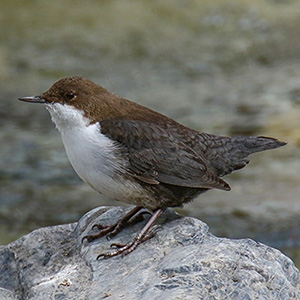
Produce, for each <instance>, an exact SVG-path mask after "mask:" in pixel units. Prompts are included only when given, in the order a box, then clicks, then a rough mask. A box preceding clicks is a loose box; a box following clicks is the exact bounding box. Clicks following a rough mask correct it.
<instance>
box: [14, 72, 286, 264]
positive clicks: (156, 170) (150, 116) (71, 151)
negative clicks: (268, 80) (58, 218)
mask: <svg viewBox="0 0 300 300" xmlns="http://www.w3.org/2000/svg"><path fill="white" fill-rule="evenodd" d="M19 100H22V101H26V102H31V103H44V104H45V105H46V108H47V109H48V111H49V112H50V114H51V117H52V121H53V122H54V123H55V124H56V127H57V129H58V130H59V132H60V133H61V136H62V139H63V143H64V146H65V149H66V152H67V155H68V158H69V160H70V162H71V164H72V166H73V168H74V169H75V171H76V173H77V174H78V175H79V177H80V178H81V179H82V180H83V181H85V182H86V183H87V184H89V185H90V186H91V187H92V188H93V189H95V190H96V191H98V192H100V193H102V194H104V195H106V196H108V197H110V198H113V199H115V200H118V201H122V202H126V203H131V204H134V205H136V207H135V208H134V209H133V210H131V211H130V212H129V213H128V214H126V215H125V216H124V217H123V218H121V219H120V220H119V221H118V222H117V223H116V224H113V225H111V226H103V225H96V227H97V228H98V229H99V232H98V233H97V234H94V235H88V236H86V237H84V238H85V239H87V240H88V241H92V240H94V239H96V238H98V237H101V236H103V235H106V234H109V236H114V235H115V234H117V233H118V232H119V231H121V229H122V228H123V227H124V226H126V225H127V224H129V223H130V222H132V220H133V219H134V218H135V215H136V214H138V212H140V210H141V209H142V208H147V209H148V210H150V211H152V212H153V215H152V217H151V218H150V220H149V221H148V223H147V224H146V225H145V227H144V228H143V229H142V231H141V232H140V234H139V235H137V236H136V237H135V239H134V240H133V241H132V242H130V243H128V244H126V245H119V244H114V246H116V247H117V249H116V250H114V251H111V252H109V253H105V254H100V255H99V256H98V258H99V257H104V258H108V257H111V256H115V255H119V254H123V255H126V254H128V253H130V252H132V251H133V250H134V249H135V248H136V247H137V246H138V245H139V244H140V243H142V242H144V241H146V240H147V239H149V238H151V237H153V236H154V234H155V229H154V228H155V227H152V225H153V224H154V222H155V220H156V219H157V218H158V217H159V216H160V215H161V213H162V212H163V211H164V210H165V209H166V208H167V207H178V206H182V205H183V204H184V203H187V202H189V201H191V200H192V199H194V198H195V197H196V196H198V195H199V194H201V193H203V192H205V191H207V190H209V189H212V188H215V189H221V190H225V191H229V190H230V187H229V185H228V184H227V183H226V182H225V181H224V180H222V179H221V177H222V176H224V175H227V174H229V173H231V172H232V171H235V170H238V169H241V168H243V167H244V166H246V165H247V163H248V162H249V160H248V158H247V156H248V155H249V154H251V153H254V152H259V151H263V150H269V149H274V148H278V147H280V146H283V145H285V144H286V143H284V142H280V141H278V140H277V139H274V138H270V137H262V136H259V137H253V136H250V137H241V136H238V137H225V136H215V135H211V134H207V133H200V132H198V131H196V130H193V129H190V128H188V127H185V126H184V125H181V124H179V123H177V122H176V121H174V120H172V119H170V118H168V117H166V116H164V115H162V114H160V113H158V112H155V111H153V110H151V109H149V108H147V107H144V106H142V105H139V104H136V103H134V102H131V101H129V100H126V99H122V98H120V97H118V96H117V95H114V94H112V93H110V92H109V91H107V90H106V89H105V88H103V87H101V86H100V85H97V84H95V83H94V82H92V81H90V80H88V79H85V78H83V77H77V76H75V77H70V78H63V79H61V80H59V81H58V82H56V83H55V84H54V85H53V86H52V87H51V88H50V89H49V90H48V91H47V92H45V93H43V94H42V95H40V96H33V97H23V98H19ZM140 213H141V212H140Z"/></svg>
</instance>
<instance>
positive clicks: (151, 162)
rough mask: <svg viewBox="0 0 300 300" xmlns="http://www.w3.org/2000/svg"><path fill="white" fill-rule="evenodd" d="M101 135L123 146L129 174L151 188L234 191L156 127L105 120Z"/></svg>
mask: <svg viewBox="0 0 300 300" xmlns="http://www.w3.org/2000/svg"><path fill="white" fill-rule="evenodd" d="M100 125H101V132H102V133H103V134H105V135H107V136H109V137H110V138H111V139H113V140H115V141H116V142H118V143H120V145H122V146H123V147H122V148H123V150H124V151H126V153H127V155H128V160H129V166H128V168H129V170H130V171H131V172H132V173H133V174H134V176H135V177H136V178H138V179H139V180H141V181H143V182H145V183H149V184H159V183H160V182H161V183H167V184H172V185H177V186H183V187H193V188H217V189H223V190H230V187H229V185H228V184H227V183H226V182H225V181H223V180H222V179H221V178H219V177H218V176H217V175H215V174H214V173H213V172H212V171H210V170H209V169H208V168H207V166H206V164H205V162H204V160H203V159H202V158H201V156H200V155H199V154H197V153H196V152H195V151H194V150H193V149H192V148H190V147H189V146H187V145H186V144H184V143H182V142H180V141H178V140H176V139H175V138H174V137H173V136H172V135H171V134H170V132H168V131H167V130H165V129H164V128H162V127H161V126H158V125H156V124H153V123H149V122H144V121H138V120H134V121H133V120H122V119H121V120H120V119H113V120H104V121H101V122H100Z"/></svg>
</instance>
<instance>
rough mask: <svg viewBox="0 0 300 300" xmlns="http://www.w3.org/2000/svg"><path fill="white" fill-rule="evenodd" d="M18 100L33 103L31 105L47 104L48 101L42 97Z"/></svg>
mask: <svg viewBox="0 0 300 300" xmlns="http://www.w3.org/2000/svg"><path fill="white" fill-rule="evenodd" d="M18 99H19V100H21V101H25V102H31V103H46V100H45V99H44V98H42V97H41V96H31V97H21V98H18Z"/></svg>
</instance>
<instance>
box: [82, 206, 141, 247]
mask: <svg viewBox="0 0 300 300" xmlns="http://www.w3.org/2000/svg"><path fill="white" fill-rule="evenodd" d="M142 208H143V207H141V206H136V207H135V208H134V209H132V210H131V211H130V212H128V213H127V214H126V215H125V216H124V217H123V218H121V219H120V220H119V221H118V222H116V223H115V224H113V225H106V226H104V225H99V224H95V225H94V226H93V229H94V228H95V227H97V228H98V229H99V230H100V231H99V232H98V233H96V234H91V235H86V236H84V237H83V238H82V241H84V240H85V239H86V240H87V241H88V242H91V241H93V240H95V239H98V238H100V237H102V236H104V235H106V234H108V233H110V234H109V235H108V237H113V236H115V235H116V234H117V233H119V232H120V231H122V229H123V228H124V227H125V226H126V225H128V224H130V219H131V218H132V217H133V216H134V215H135V214H136V213H137V212H139V211H140V210H141V209H142ZM142 213H144V212H142Z"/></svg>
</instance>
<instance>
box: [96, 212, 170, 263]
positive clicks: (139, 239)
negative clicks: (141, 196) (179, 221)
mask: <svg viewBox="0 0 300 300" xmlns="http://www.w3.org/2000/svg"><path fill="white" fill-rule="evenodd" d="M163 211H164V209H158V210H156V212H155V213H154V214H153V216H152V217H151V218H150V220H149V221H148V223H147V224H146V225H145V227H144V228H143V229H142V231H141V232H140V234H139V235H138V236H136V237H135V238H134V240H133V241H132V242H131V243H128V244H125V245H123V244H117V243H113V244H111V245H110V247H115V248H117V249H116V250H115V251H111V252H107V253H101V254H99V255H98V256H97V260H99V259H100V258H101V257H103V258H104V259H107V258H110V257H113V256H117V255H120V254H121V256H122V257H124V256H125V255H127V254H129V253H131V252H132V251H133V250H135V248H136V247H137V246H138V245H139V244H141V243H143V242H145V241H147V240H149V239H151V238H153V237H154V236H155V234H156V233H157V231H158V230H161V229H162V227H161V226H154V227H152V225H153V224H154V222H155V221H156V219H157V218H158V217H159V216H160V215H161V214H162V213H163ZM151 227H152V228H151Z"/></svg>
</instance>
